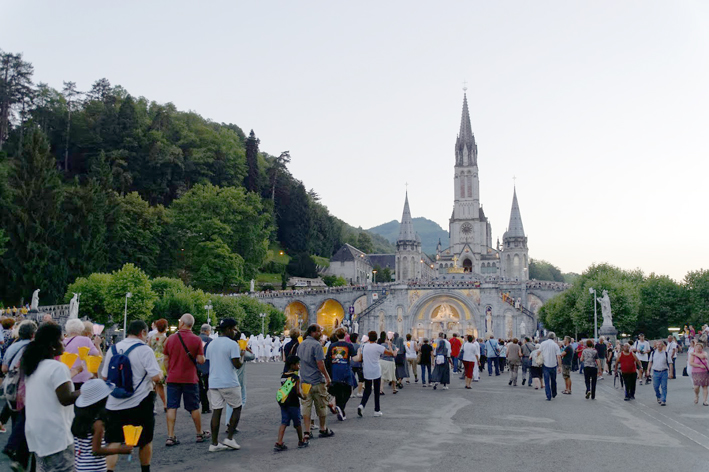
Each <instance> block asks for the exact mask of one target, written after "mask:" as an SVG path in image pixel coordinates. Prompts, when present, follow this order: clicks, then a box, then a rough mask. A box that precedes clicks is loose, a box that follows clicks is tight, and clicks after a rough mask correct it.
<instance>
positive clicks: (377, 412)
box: [374, 411, 382, 416]
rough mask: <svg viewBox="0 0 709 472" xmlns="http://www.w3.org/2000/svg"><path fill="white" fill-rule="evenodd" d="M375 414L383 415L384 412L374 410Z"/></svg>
mask: <svg viewBox="0 0 709 472" xmlns="http://www.w3.org/2000/svg"><path fill="white" fill-rule="evenodd" d="M374 416H382V412H381V411H375V412H374Z"/></svg>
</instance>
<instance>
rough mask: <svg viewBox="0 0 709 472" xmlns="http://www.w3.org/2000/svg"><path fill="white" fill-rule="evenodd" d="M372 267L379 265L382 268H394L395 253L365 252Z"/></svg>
mask: <svg viewBox="0 0 709 472" xmlns="http://www.w3.org/2000/svg"><path fill="white" fill-rule="evenodd" d="M367 257H369V262H370V263H371V264H372V267H375V266H379V267H381V268H382V269H386V268H387V267H388V268H389V269H391V270H396V254H367Z"/></svg>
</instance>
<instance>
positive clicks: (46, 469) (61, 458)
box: [35, 444, 74, 472]
mask: <svg viewBox="0 0 709 472" xmlns="http://www.w3.org/2000/svg"><path fill="white" fill-rule="evenodd" d="M35 458H36V460H37V471H38V472H74V445H73V444H71V445H69V447H67V448H66V449H64V450H63V451H59V452H55V453H54V454H50V455H48V456H44V457H41V456H38V455H36V454H35Z"/></svg>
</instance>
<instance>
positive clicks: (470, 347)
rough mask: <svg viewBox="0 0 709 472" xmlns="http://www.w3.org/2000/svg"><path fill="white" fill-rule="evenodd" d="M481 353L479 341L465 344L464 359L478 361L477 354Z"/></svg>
mask: <svg viewBox="0 0 709 472" xmlns="http://www.w3.org/2000/svg"><path fill="white" fill-rule="evenodd" d="M479 355H480V346H479V345H478V343H467V342H466V343H465V344H463V360H464V361H465V362H476V361H477V356H479Z"/></svg>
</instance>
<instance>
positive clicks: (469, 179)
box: [468, 174, 473, 198]
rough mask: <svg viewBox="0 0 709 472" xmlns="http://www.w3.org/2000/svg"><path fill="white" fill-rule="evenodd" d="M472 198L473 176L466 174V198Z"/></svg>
mask: <svg viewBox="0 0 709 472" xmlns="http://www.w3.org/2000/svg"><path fill="white" fill-rule="evenodd" d="M472 196H473V176H472V175H470V174H468V197H471V198H472Z"/></svg>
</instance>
